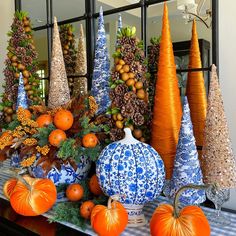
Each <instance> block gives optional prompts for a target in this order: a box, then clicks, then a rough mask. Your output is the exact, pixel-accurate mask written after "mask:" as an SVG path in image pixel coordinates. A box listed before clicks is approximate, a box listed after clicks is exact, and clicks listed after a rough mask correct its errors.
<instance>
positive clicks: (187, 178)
mask: <svg viewBox="0 0 236 236" xmlns="http://www.w3.org/2000/svg"><path fill="white" fill-rule="evenodd" d="M187 184H196V185H201V184H203V180H202V171H201V168H200V163H199V159H198V152H197V148H196V144H195V138H194V135H193V126H192V122H191V118H190V110H189V105H188V100H187V97H185V99H184V106H183V117H182V121H181V128H180V133H179V142H178V146H177V151H176V157H175V163H174V170H173V176H172V179H171V181H170V186H169V187H170V188H169V193H167V195H168V194H169V197H171V198H173V197H174V196H175V194H176V192H177V191H178V189H179V188H180V187H182V186H184V185H187ZM205 200H206V197H205V191H203V190H192V189H189V190H186V191H184V192H183V193H182V195H181V197H180V202H181V203H183V204H185V205H192V204H199V203H202V202H204V201H205Z"/></svg>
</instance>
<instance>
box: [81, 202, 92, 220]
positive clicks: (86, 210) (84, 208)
mask: <svg viewBox="0 0 236 236" xmlns="http://www.w3.org/2000/svg"><path fill="white" fill-rule="evenodd" d="M94 207H95V204H94V203H93V202H92V201H86V202H84V203H83V204H82V205H81V207H80V215H81V216H82V217H83V218H85V219H90V216H91V213H92V210H93V208H94Z"/></svg>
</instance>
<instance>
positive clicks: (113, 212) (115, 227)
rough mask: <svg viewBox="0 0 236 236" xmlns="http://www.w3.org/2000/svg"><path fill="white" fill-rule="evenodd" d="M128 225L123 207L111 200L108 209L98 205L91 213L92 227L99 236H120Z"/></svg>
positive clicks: (126, 214)
mask: <svg viewBox="0 0 236 236" xmlns="http://www.w3.org/2000/svg"><path fill="white" fill-rule="evenodd" d="M127 224H128V213H127V211H126V210H125V208H124V207H123V205H122V204H121V203H119V202H117V201H113V199H112V198H109V200H108V204H107V207H106V206H103V205H96V206H95V207H94V208H93V210H92V213H91V226H92V228H93V230H94V231H95V232H96V233H97V234H98V235H99V236H111V235H112V236H119V235H120V234H121V233H122V232H123V231H124V230H125V228H126V226H127Z"/></svg>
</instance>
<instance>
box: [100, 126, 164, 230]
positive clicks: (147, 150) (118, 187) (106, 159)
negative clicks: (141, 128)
mask: <svg viewBox="0 0 236 236" xmlns="http://www.w3.org/2000/svg"><path fill="white" fill-rule="evenodd" d="M124 131H125V138H124V139H122V140H120V141H117V142H114V143H111V144H109V145H108V146H107V147H106V148H105V149H104V150H103V151H102V153H101V154H100V156H99V159H98V161H97V167H96V172H97V176H98V180H99V184H100V186H101V188H102V190H103V192H104V193H105V194H106V195H108V196H112V195H115V194H118V195H120V202H121V203H122V204H123V205H124V207H125V208H126V210H127V211H128V214H129V226H134V227H135V226H141V225H144V224H146V220H145V218H144V215H143V212H142V209H143V205H144V204H145V203H147V202H150V201H153V200H155V199H156V198H157V197H158V196H159V194H160V193H161V191H162V189H163V186H164V181H165V170H164V163H163V161H162V159H161V157H160V156H159V154H158V153H157V152H156V151H155V150H154V149H153V148H152V147H151V146H150V145H148V144H145V143H142V142H140V141H138V140H137V139H135V138H134V137H133V136H132V133H131V130H130V129H129V128H125V129H124ZM137 222H139V223H137Z"/></svg>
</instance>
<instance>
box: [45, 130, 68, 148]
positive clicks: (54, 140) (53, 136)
mask: <svg viewBox="0 0 236 236" xmlns="http://www.w3.org/2000/svg"><path fill="white" fill-rule="evenodd" d="M64 140H66V133H65V132H64V131H63V130H60V129H55V130H53V131H52V132H51V133H50V135H49V137H48V141H49V143H50V144H51V145H52V146H55V147H58V146H59V145H60V143H61V142H62V141H64Z"/></svg>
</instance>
